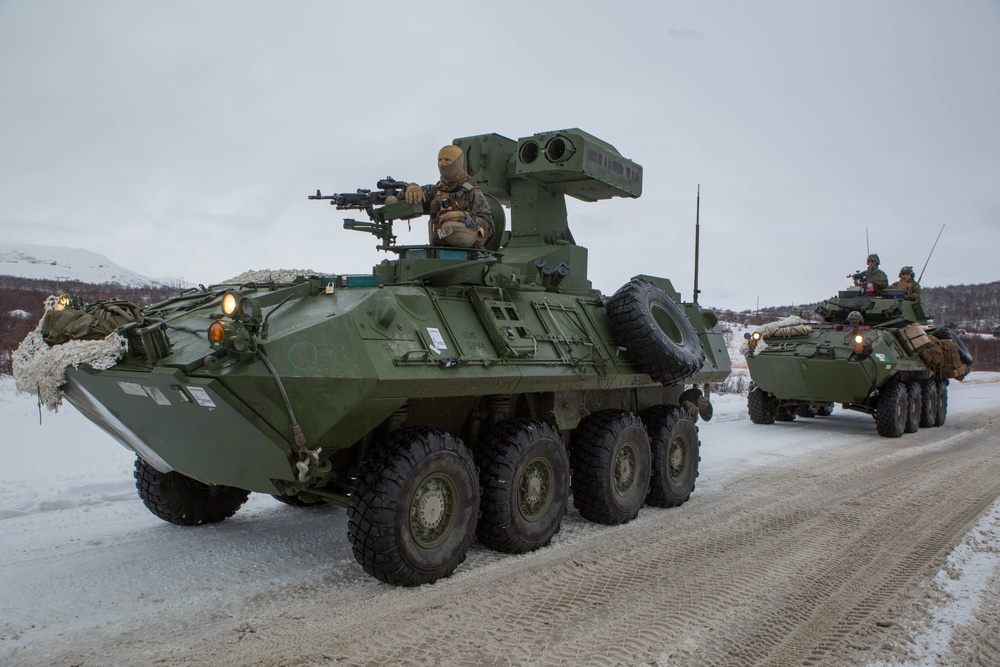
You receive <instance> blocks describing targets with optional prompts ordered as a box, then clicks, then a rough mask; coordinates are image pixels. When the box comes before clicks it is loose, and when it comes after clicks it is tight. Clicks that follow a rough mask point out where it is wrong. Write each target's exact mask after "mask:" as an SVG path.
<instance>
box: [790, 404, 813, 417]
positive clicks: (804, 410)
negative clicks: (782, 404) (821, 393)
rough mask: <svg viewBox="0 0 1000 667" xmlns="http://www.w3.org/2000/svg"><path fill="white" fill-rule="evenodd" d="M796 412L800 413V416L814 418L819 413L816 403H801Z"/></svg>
mask: <svg viewBox="0 0 1000 667" xmlns="http://www.w3.org/2000/svg"><path fill="white" fill-rule="evenodd" d="M795 414H796V415H798V416H799V417H808V418H812V417H815V416H816V415H817V414H818V411H817V409H816V406H815V405H800V406H799V407H797V408H795Z"/></svg>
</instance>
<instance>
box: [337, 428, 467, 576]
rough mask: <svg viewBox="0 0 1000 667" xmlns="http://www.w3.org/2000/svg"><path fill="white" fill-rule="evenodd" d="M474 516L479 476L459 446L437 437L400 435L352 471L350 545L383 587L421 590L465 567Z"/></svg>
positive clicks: (427, 432)
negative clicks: (394, 586) (382, 583)
mask: <svg viewBox="0 0 1000 667" xmlns="http://www.w3.org/2000/svg"><path fill="white" fill-rule="evenodd" d="M424 512H425V513H426V515H425V516H424V521H425V523H424V524H423V525H418V524H419V522H420V518H419V517H420V516H421V514H422V513H424ZM478 515H479V473H478V471H477V469H476V463H475V461H474V460H473V458H472V454H471V453H470V452H469V450H468V449H467V448H466V446H465V445H464V444H463V443H462V441H461V440H459V439H458V438H456V437H454V436H453V435H451V434H449V433H445V432H444V431H440V430H437V429H430V428H408V429H402V430H399V431H395V432H394V433H391V434H390V435H389V436H388V437H387V438H386V439H385V441H384V442H383V443H382V445H381V446H380V447H378V449H377V450H375V451H374V452H373V453H372V454H370V455H369V457H368V458H367V459H365V461H364V462H363V463H362V464H361V468H360V469H359V470H358V479H357V483H356V485H355V488H354V493H353V494H352V498H351V506H350V507H349V508H348V510H347V518H348V538H349V539H350V542H351V548H352V549H353V551H354V557H355V559H357V561H358V563H360V564H361V567H362V568H364V570H365V572H367V573H368V574H370V575H372V576H373V577H375V578H376V579H378V580H380V581H384V582H385V583H387V584H395V585H398V586H419V585H421V584H430V583H433V582H435V581H437V580H438V579H440V578H441V577H446V576H448V575H450V574H451V573H452V572H454V571H455V569H456V568H457V567H458V566H459V565H460V564H461V563H462V562H463V561H464V560H465V556H466V552H467V551H468V550H469V544H470V543H471V542H472V535H473V533H474V532H475V529H476V518H477V517H478ZM415 527H416V528H419V529H420V530H418V531H416V532H415V531H414V528H415ZM425 532H426V533H429V534H423V533H425Z"/></svg>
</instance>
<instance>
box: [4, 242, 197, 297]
mask: <svg viewBox="0 0 1000 667" xmlns="http://www.w3.org/2000/svg"><path fill="white" fill-rule="evenodd" d="M0 276H13V277H17V278H32V279H36V280H59V281H73V280H75V281H79V282H82V283H92V284H104V283H116V284H119V285H125V286H128V287H182V288H183V287H188V284H186V283H184V281H182V280H180V279H178V278H150V277H148V276H144V275H142V274H141V273H136V272H135V271H132V270H130V269H126V268H125V267H123V266H119V265H118V264H115V263H114V262H112V261H111V260H110V259H108V258H107V257H105V256H104V255H99V254H97V253H96V252H91V251H90V250H84V249H82V248H64V247H61V246H49V245H33V244H27V243H0Z"/></svg>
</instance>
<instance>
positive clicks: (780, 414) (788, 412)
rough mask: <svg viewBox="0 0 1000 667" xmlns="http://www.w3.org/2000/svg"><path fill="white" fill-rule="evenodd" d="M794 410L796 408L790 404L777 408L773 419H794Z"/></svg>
mask: <svg viewBox="0 0 1000 667" xmlns="http://www.w3.org/2000/svg"><path fill="white" fill-rule="evenodd" d="M795 410H796V409H795V408H793V407H790V406H789V407H784V408H778V409H777V410H776V411H775V413H774V421H777V422H793V421H795V414H796V412H795Z"/></svg>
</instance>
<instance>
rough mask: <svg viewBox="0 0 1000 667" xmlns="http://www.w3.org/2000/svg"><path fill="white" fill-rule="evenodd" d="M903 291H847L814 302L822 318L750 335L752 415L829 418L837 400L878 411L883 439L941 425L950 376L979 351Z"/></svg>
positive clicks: (767, 419)
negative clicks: (877, 294)
mask: <svg viewBox="0 0 1000 667" xmlns="http://www.w3.org/2000/svg"><path fill="white" fill-rule="evenodd" d="M902 296H903V293H902V290H898V289H887V290H885V291H884V292H883V295H882V296H880V297H873V296H866V295H863V294H862V293H861V290H845V291H842V292H840V294H839V296H838V297H836V298H834V299H829V300H827V301H825V302H824V303H823V304H822V305H821V306H820V307H819V308H818V309H817V313H818V314H819V315H820V318H821V321H805V320H803V319H801V318H800V317H797V316H793V317H790V318H786V319H785V320H781V321H779V322H775V323H772V324H769V325H765V326H764V327H761V328H760V329H758V330H757V331H755V332H754V333H753V334H748V335H747V336H748V340H747V342H746V343H745V344H744V346H743V349H742V351H743V353H744V355H745V356H746V359H747V367H748V369H749V370H750V377H751V379H752V383H751V387H750V392H749V395H748V397H747V411H748V413H749V415H750V420H751V421H752V422H754V423H755V424H772V423H774V422H775V421H793V420H794V419H795V417H796V416H803V417H813V416H826V415H829V414H830V413H831V412H832V410H833V405H834V404H835V403H840V404H842V405H843V407H845V408H847V409H852V410H859V411H861V412H867V413H869V414H871V415H872V416H873V417H874V418H875V423H876V428H877V430H878V433H879V434H880V435H883V436H886V437H899V436H900V435H902V434H903V433H911V432H913V431H916V430H917V428H919V427H922V426H923V427H926V426H940V425H941V424H943V423H944V421H945V419H946V416H947V403H948V382H949V380H951V379H958V380H961V379H962V378H964V377H965V375H966V374H968V372H969V369H970V367H971V365H972V357H971V356H969V355H968V351H966V350H965V349H964V345H962V343H961V341H960V340H959V339H958V338H957V336H955V335H954V333H953V332H952V331H951V330H950V329H948V328H947V327H932V326H929V325H927V322H928V320H929V316H928V315H927V313H926V312H925V310H924V307H923V304H922V303H921V302H920V301H910V300H905V299H903V298H902Z"/></svg>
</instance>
